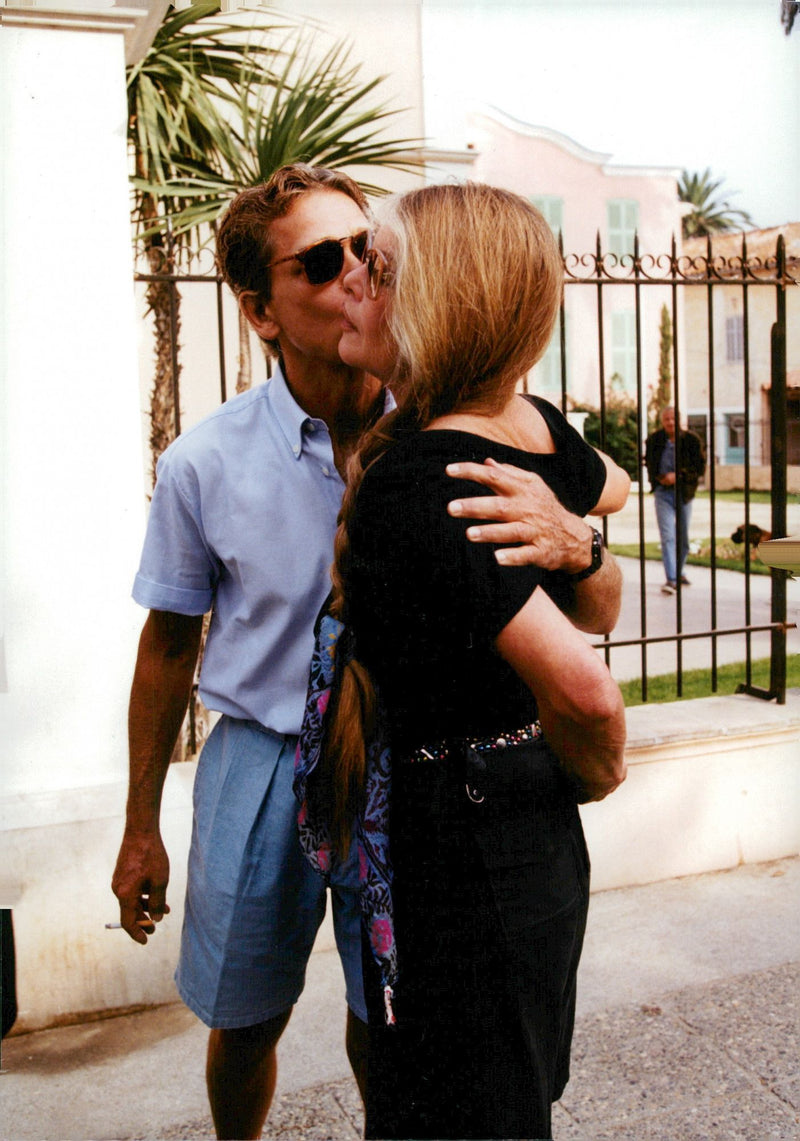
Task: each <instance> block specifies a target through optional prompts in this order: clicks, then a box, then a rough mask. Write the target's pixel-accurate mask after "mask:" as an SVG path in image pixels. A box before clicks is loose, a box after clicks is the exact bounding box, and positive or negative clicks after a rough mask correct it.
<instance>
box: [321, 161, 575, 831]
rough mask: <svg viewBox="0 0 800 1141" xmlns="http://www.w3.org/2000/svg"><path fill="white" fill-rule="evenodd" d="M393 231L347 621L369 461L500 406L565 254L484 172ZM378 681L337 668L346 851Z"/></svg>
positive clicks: (552, 312)
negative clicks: (387, 387)
mask: <svg viewBox="0 0 800 1141" xmlns="http://www.w3.org/2000/svg"><path fill="white" fill-rule="evenodd" d="M381 222H382V224H384V225H386V226H387V227H388V228H389V229H391V230H392V231H393V233H394V236H395V239H396V248H397V253H396V266H395V267H394V269H395V277H394V285H393V286H392V287H391V288H392V293H391V295H390V298H389V304H388V306H387V321H388V326H389V330H390V332H391V334H392V336H393V338H394V340H395V342H396V344H397V354H398V357H397V365H396V368H395V372H394V376H393V378H392V381H391V388H392V391H393V393H394V396H395V398H396V400H397V408H396V409H395V411H394V412H392V413H390V414H389V415H388V416H387V417H385V418H384V419H383V420H381V421H379V422H378V424H377V425H376V426H375V427H374V428H373V429H371V430H370V431H369V432H367V433H366V434H365V436H364V437H363V439H362V441H361V442H360V444H359V447H358V449H357V451H356V453H355V454H354V455H353V457H352V458H351V460H350V464H349V468H348V486H347V490H346V492H345V496H344V500H343V503H342V511H341V514H340V517H339V520H340V521H339V528H338V531H337V535H336V544H335V558H334V564H333V568H332V572H331V574H332V580H333V595H332V604H331V611H332V613H333V614H334V616H335V617H337V618H339V619H341V620H342V621H344V622H346V621H347V609H348V608H347V598H348V589H349V584H348V576H349V564H350V540H349V526H350V521H351V519H352V517H353V513H354V509H355V504H356V498H357V495H358V489H359V486H360V484H361V480H362V479H363V476H364V473H365V472H366V471H367V469H368V468H369V467H370V466H371V465H372V464H373V463H375V461H376V460H377V459H379V458H380V456H381V455H383V454H384V452H386V451H387V450H388V449H389V448H390V447H391V446H392V445H393V444H394V443H395V442H396V441H397V439H398V438H399V436H400V435H401V433H407V432H408V431H421V430H422V429H424V428H425V427H426V426H427V425H428V424H430V423H431V422H432V421H433V420H435V419H437V418H438V417H440V416H444V415H446V414H448V413H451V412H462V411H466V410H480V411H481V412H484V413H492V412H493V411H499V410H500V409H501V408H503V406H504V405H505V404H506V402H507V401H508V400H509V398H510V397H511V395H512V393H513V392H514V390H515V388H516V385H517V382H518V381H519V380H520V379H521V378H522V377H523V376H524V375H525V374H526V373H527V372H528V371H529V370H530V369H531V368H533V366H534V365H535V364H536V362H537V361H538V360H539V359H540V358H541V357H542V355H543V354H544V352H545V350H546V348H547V345H548V343H549V341H550V337H551V335H552V332H553V328H554V326H555V322H556V318H557V315H558V311H559V306H560V303H561V295H562V289H563V278H564V273H563V263H562V260H561V255H560V253H559V250H558V245H557V243H556V240H555V238H554V237H553V234H552V232H551V230H550V227H549V226H548V224H547V222H546V221H545V220H544V218H543V217H542V215H541V214H540V213H539V211H538V210H536V209H535V207H534V206H532V205H531V203H530V202H528V201H527V200H526V199H524V198H521V197H520V196H519V195H517V194H513V193H512V192H510V191H508V190H502V189H499V188H497V187H492V186H486V185H483V184H480V183H466V184H461V185H454V184H446V185H441V186H428V187H425V188H423V189H421V190H413V191H410V192H408V193H406V194H403V195H401V196H399V197H398V198H396V199H394V200H393V201H391V202H390V203H389V207H388V210H387V211H381ZM374 714H375V691H374V686H373V683H372V680H371V678H370V676H369V673H368V671H367V670H366V669H365V667H364V666H363V665H362V664H361V663H360V662H359V661H358V660H354V661H352V662H350V663H349V664H348V665H347V667H346V668H345V670H344V672H343V675H342V680H341V686H340V689H339V691H338V695H337V698H336V703H335V707H334V708H333V709H332V712H331V715H330V721H329V725H328V729H327V742H326V750H325V757H324V761H323V772H322V773H321V774H320V777H321V780H322V785H321V787H326V788H327V789H329V790H332V793H330V792H329V793H328V795H329V797H330V796H331V795H332V797H333V801H332V804H331V805H330V813H331V816H332V819H333V830H332V832H333V839H334V842H335V844H336V846H337V848H338V849H339V850H346V846H347V843H348V842H349V836H350V830H351V827H352V822H353V819H354V814H355V811H356V810H357V808H358V807H359V804H360V798H361V794H362V789H363V781H364V764H365V746H364V742H365V739H368V737H369V734H370V732H371V728H372V724H373V718H374Z"/></svg>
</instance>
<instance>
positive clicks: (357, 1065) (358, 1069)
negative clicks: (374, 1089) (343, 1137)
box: [345, 1007, 369, 1101]
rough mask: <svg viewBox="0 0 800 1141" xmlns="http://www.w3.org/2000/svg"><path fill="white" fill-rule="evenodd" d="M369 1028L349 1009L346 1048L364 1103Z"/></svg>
mask: <svg viewBox="0 0 800 1141" xmlns="http://www.w3.org/2000/svg"><path fill="white" fill-rule="evenodd" d="M368 1041H369V1038H368V1028H367V1024H366V1022H362V1021H361V1019H360V1018H357V1017H356V1016H355V1014H353V1012H352V1010H351V1009H350V1008H349V1007H348V1008H347V1030H346V1032H345V1046H346V1048H347V1057H348V1059H349V1061H350V1066H351V1067H352V1070H353V1074H354V1076H355V1079H356V1082H357V1083H358V1092H359V1093H360V1094H361V1100H362V1101H364V1098H365V1091H366V1088H367V1045H368Z"/></svg>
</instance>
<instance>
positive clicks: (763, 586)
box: [589, 558, 800, 681]
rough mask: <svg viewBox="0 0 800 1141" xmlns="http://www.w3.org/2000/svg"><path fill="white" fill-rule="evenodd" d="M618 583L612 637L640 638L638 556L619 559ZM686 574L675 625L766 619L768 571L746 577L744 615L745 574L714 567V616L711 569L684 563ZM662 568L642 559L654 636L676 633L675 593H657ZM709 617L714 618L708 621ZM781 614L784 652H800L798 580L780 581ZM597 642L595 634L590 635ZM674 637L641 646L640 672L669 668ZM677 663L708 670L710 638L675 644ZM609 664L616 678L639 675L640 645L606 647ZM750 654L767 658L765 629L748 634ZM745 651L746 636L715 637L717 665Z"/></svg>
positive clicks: (698, 627)
mask: <svg viewBox="0 0 800 1141" xmlns="http://www.w3.org/2000/svg"><path fill="white" fill-rule="evenodd" d="M617 561H618V563H619V565H620V567H621V569H622V574H623V578H624V587H623V595H622V611H621V613H620V617H619V621H618V622H617V627H616V629H615V630H614V633H613V634H612V636H611V641H612V642H617V641H625V640H627V639H634V638H641V637H642V620H641V591H640V575H639V571H640V567H639V561H638V559H628V558H619V559H618V560H617ZM686 575H687V577H688V578H689V579H690V580H691V585H690V586H686V587H684V588H683V589H682V591H681V614H680V630H681V631H682V632H683V633H687V634H688V633H692V632H694V631H697V632H700V631H707V630H710V629H712V626H713V628H715V629H717V630H723V629H740V628H741V627H742V626H745V625H749V626H760V625H765V624H766V623H768V622H770V621H771V617H770V589H771V586H770V582H771V580H770V578H769V576H768V575H751V576H750V597H749V608H750V610H749V620H748V612H747V605H748V600H747V599H746V595H745V576H744V575H743V574H739V573H738V572H736V571H717V572H716V575H715V590H716V598H715V606H716V612H715V615H714V613H713V612H712V600H711V570H710V568H708V567H697V566H687V567H686ZM663 581H664V573H663V571H662V569H661V564H660V563H657V562H654V561H652V560H648V561H647V562H646V563H645V600H646V632H647V635H648V637H652V638H656V637H663V636H668V635H671V634H674V633H676V631H677V630H678V629H679V626H678V607H677V598H676V596H675V595H667V594H662V593H661V584H662V582H663ZM714 618H715V620H714ZM786 618H787V622H790V623H791V622H793V623H795V628H794V629H792V630H789V632H788V634H787V652H788V653H790V654H797V653H800V629H798V627H800V579H789V580H788V582H787V584H786ZM589 641H590V642H591V643H592V644H597V643H598V642H599V641H600V639H598V638H596V637H594V636H591V637H590V638H589ZM677 645H678V644H677V643H676V642H658V643H653V644H650V645H648V646H647V650H646V671H647V675H648V677H657V676H658V675H660V674H667V673H674V672H675V670H676V668H677V660H678V650H677ZM681 646H682V648H681V658H682V668H683V669H684V670H687V669H709V668H710V667H711V660H712V659H711V653H712V640H711V638H710V637H703V638H696V639H695V638H692V639H685V640H683V642H682V643H681ZM610 653H611V662H610V669H611V673H612V674H613V676H614V677H615V678H616V680H617V681H627V680H629V679H630V678H637V677H641V676H642V672H643V667H642V648H641V646H622V647H620V648H619V649H612V650H611V651H610ZM750 653H751V656H752V659H753V660H756V659H758V658H767V657H769V653H770V634H769V632H763V633H757V634H751V635H750ZM746 654H747V636H746V635H745V634H728V635H723V636H720V637H717V638H716V655H717V664H718V665H723V664H725V663H727V662H744V661H745V658H746Z"/></svg>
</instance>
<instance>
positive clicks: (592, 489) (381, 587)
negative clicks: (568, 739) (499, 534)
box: [350, 398, 606, 751]
mask: <svg viewBox="0 0 800 1141" xmlns="http://www.w3.org/2000/svg"><path fill="white" fill-rule="evenodd" d="M533 399H534V401H535V404H536V407H537V408H538V409H539V411H540V412H541V414H542V415H543V416H544V418H545V421H546V423H547V426H548V428H549V430H550V433H551V436H552V438H553V443H554V445H555V448H556V451H555V452H553V453H530V452H524V451H520V450H519V449H517V448H513V447H510V446H508V445H506V444H501V443H497V442H496V441H493V440H488V439H486V438H484V437H482V436H478V435H475V434H473V433H471V432H462V431H457V430H451V429H433V430H431V431H428V432H413V433H409V434H408V435H407V436H405V437H401V439H400V440H399V442H398V443H397V444H395V445H394V446H393V447H392V448H390V449H389V451H388V452H386V453H385V454H384V455H383V456H381V458H380V459H379V460H378V461H377V462H376V463H375V464H374V465H373V466H372V467H371V468H370V469H369V471H368V472H367V473H366V475H365V477H364V480H363V483H362V485H361V488H360V489H359V494H358V499H357V503H356V509H355V515H354V518H353V521H352V525H351V529H350V537H351V554H352V560H353V562H352V579H351V582H352V587H351V591H350V621H351V625H352V627H353V630H354V633H355V639H356V654H357V656H358V658H359V659H360V660H361V661H362V662H363V663H364V665H366V666H367V668H368V669H369V670H370V673H371V674H372V676H373V678H374V679H375V681H376V682H377V684H378V686H379V688H380V691H381V696H382V699H383V701H384V703H385V705H386V707H387V710H388V712H389V718H390V725H391V732H392V742H393V745H394V748H395V749H396V750H398V749H399V750H401V751H402V750H403V749H409V748H414V747H416V746H418V745H423V744H425V743H426V742H428V743H434V742H436V741H440V740H442V739H444V738H445V737H448V736H457V737H465V736H488V735H490V734H492V733H497V732H500V731H502V730H503V729H506V730H511V729H515V728H518V727H519V726H521V725H525V724H527V723H529V722H530V721H533V720H535V718H536V703H535V701H534V699H533V696H532V695H531V692H530V690H529V689H528V688H527V686H525V685H524V684H523V683H522V681H521V680H520V679H519V677H518V676H517V674H516V673H515V672H514V670H513V669H512V668H511V667H510V666H509V665H507V664H506V662H504V661H503V660H502V659H501V658H500V657H499V656H498V655H497V653H496V652H495V650H494V648H493V644H494V640H495V638H496V637H497V635H498V634H499V633H500V631H501V630H503V628H504V627H505V626H506V625H507V624H508V622H509V621H510V620H511V619H512V618H513V617H514V615H515V614H516V613H517V612H518V611H519V610H521V608H522V607H523V606H524V604H525V602H526V601H527V600H528V598H529V597H530V596H531V594H532V593H533V591H534V590H535V588H536V587H537V586H539V585H540V584H541V586H542V587H543V589H545V590H547V592H548V593H549V594H550V595H551V596H552V597H553V598H554V600H555V601H556V602H560V603H561V604H562V605H563V604H564V603H565V602H566V601H567V600H568V599H569V598H570V597H571V593H572V588H571V586H570V584H569V580H568V577H567V576H566V575H564V574H562V573H554V572H547V571H543V570H541V569H540V568H539V567H534V566H526V567H502V566H500V564H499V563H498V562H497V561H496V559H495V558H494V551H495V550H496V549H497V546H498V545H497V544H485V543H471V542H470V541H469V540H468V539H467V538H466V537H465V530H466V528H467V527H468V526H469V525H470V524H471V523H474V522H476V521H475V520H463V519H461V520H460V519H453V518H451V517H450V516H449V515H448V514H447V504H448V503H449V502H450V500H452V499H457V498H464V497H467V496H476V495H481V494H491V492H490V491H489V490H488V489H486V488H483V487H481V486H480V485H478V484H475V483H469V482H467V481H465V480H456V479H453V478H451V477H450V476H448V475H447V474H446V473H445V465H446V464H448V463H451V462H455V461H458V460H461V461H466V460H473V461H475V462H478V463H482V462H483V461H484V460H485V459H486V458H487V457H489V456H491V457H492V458H494V459H496V460H499V461H501V462H507V463H512V464H514V465H516V466H517V467H520V468H524V469H526V470H528V471H532V472H536V473H538V474H539V475H540V476H541V477H542V478H543V479H544V480H545V482H546V483H548V484H549V485H550V487H551V488H552V489H553V491H554V492H555V494H556V495H557V497H558V498H559V499H560V500H561V502H562V503H563V504H564V506H565V507H567V508H568V509H569V510H570V511H572V512H574V513H575V514H577V515H580V516H583V515H585V514H586V513H587V512H588V511H589V510H591V508H592V507H594V505H595V504H596V503H597V501H598V499H599V497H600V494H601V492H602V489H603V486H604V484H605V477H606V469H605V465H604V464H603V461H602V460H601V459H600V457H599V456H598V455H597V453H596V452H595V451H594V450H593V449H592V448H591V447H589V445H588V444H587V443H586V442H585V441H584V440H583V439H582V437H581V436H580V435H579V434H578V433H577V432H576V431H575V430H574V429H573V428H572V427H571V426H570V425H569V424H568V423H567V421H566V420H565V418H564V417H563V416H562V415H561V413H560V412H559V411H558V410H557V409H556V408H555V407H554V406H553V405H551V404H550V403H548V402H547V401H545V400H542V399H538V398H533ZM505 545H508V544H505Z"/></svg>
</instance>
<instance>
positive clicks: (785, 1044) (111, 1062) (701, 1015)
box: [0, 822, 800, 1141]
mask: <svg viewBox="0 0 800 1141" xmlns="http://www.w3.org/2000/svg"><path fill="white" fill-rule="evenodd" d="M643 838H646V822H643ZM799 903H800V859H787V860H780V861H777V862H775V863H771V864H761V865H749V866H742V867H739V868H736V869H734V870H732V871H728V872H716V873H711V874H707V875H701V876H691V877H687V878H684V879H677V880H668V881H665V882H662V883H657V884H652V885H648V886H644V887H637V888H625V889H621V890H617V891H608V892H601V893H598V894H596V895H594V896H593V897H592V905H591V908H590V917H589V930H588V933H587V941H586V948H585V952H584V957H583V962H582V965H581V971H580V976H579V1003H578V1019H577V1026H576V1034H575V1042H574V1049H573V1072H572V1080H571V1081H570V1084H569V1086H568V1087H567V1090H566V1092H565V1095H564V1097H563V1099H562V1101H561V1102H560V1103H559V1105H558V1106H556V1110H555V1117H554V1136H555V1138H556V1141H606V1139H608V1141H612V1139H613V1141H678V1139H679V1141H706V1139H708V1138H717V1137H718V1138H721V1139H722V1138H724V1139H725V1141H794V1139H795V1138H797V1137H798V1136H799V1135H800V1068H799V1067H798V1056H800V1051H798V1030H799V1029H800V1019H798V985H797V983H798V977H799V976H800V924H799V921H798V915H799V914H800V909H799V908H798V904H799ZM43 985H46V981H45V980H43ZM342 993H343V987H342V982H341V975H340V971H339V966H338V960H337V957H336V954H335V952H331V951H320V952H317V953H315V954H314V955H313V956H312V960H311V964H310V967H309V972H308V985H307V988H306V991H305V993H304V995H303V997H302V999H301V1001H300V1003H299V1004H298V1007H297V1010H296V1012H295V1014H294V1017H293V1019H292V1021H291V1023H290V1024H289V1028H288V1030H287V1032H286V1034H285V1036H284V1039H283V1041H282V1043H281V1047H280V1075H279V1084H278V1092H277V1096H276V1100H275V1104H274V1105H273V1108H272V1111H271V1113H270V1117H269V1119H268V1121H267V1125H266V1128H265V1131H264V1137H266V1138H274V1139H278V1138H292V1139H297V1141H300V1139H312V1138H313V1139H319V1141H321V1139H323V1138H330V1139H335V1141H340V1139H341V1141H345V1139H349V1138H357V1137H359V1136H360V1131H361V1112H360V1103H359V1099H358V1094H357V1092H356V1088H355V1083H354V1082H353V1080H352V1078H351V1077H350V1075H349V1071H348V1066H347V1061H346V1057H345V1053H344V1046H343V1041H342V1037H343V1021H344V1019H343V1009H344V1008H343V998H342ZM205 1042H206V1031H205V1029H204V1028H203V1027H202V1026H201V1025H200V1024H199V1023H198V1022H197V1021H196V1019H195V1018H194V1017H193V1016H192V1015H191V1014H189V1013H188V1011H186V1010H185V1008H183V1007H182V1006H181V1005H180V1004H176V1005H170V1006H165V1007H160V1008H158V1009H155V1010H149V1011H144V1012H141V1013H136V1014H128V1015H125V1016H122V1017H118V1018H113V1019H108V1020H106V1021H103V1022H94V1023H88V1024H83V1025H80V1026H73V1027H64V1028H60V1029H54V1030H47V1031H40V1032H37V1033H34V1034H28V1035H21V1036H18V1037H11V1038H10V1039H7V1040H6V1041H5V1042H4V1043H3V1074H2V1076H0V1113H1V1114H2V1126H0V1130H1V1131H2V1137H3V1138H5V1139H6V1141H44V1139H48V1141H88V1139H90V1138H91V1139H95V1141H99V1139H106V1138H115V1139H120V1141H121V1139H134V1138H135V1139H142V1141H156V1139H161V1138H181V1139H190V1138H191V1139H194V1138H197V1139H203V1138H211V1137H213V1131H212V1129H211V1122H210V1118H209V1115H208V1109H207V1103H206V1095H205V1088H204V1082H203V1072H202V1071H203V1064H204V1052H205Z"/></svg>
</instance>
